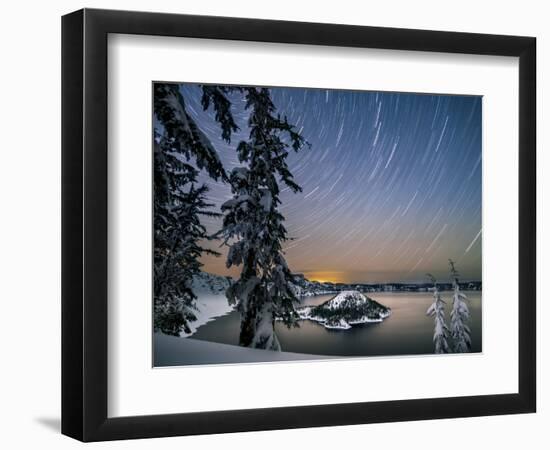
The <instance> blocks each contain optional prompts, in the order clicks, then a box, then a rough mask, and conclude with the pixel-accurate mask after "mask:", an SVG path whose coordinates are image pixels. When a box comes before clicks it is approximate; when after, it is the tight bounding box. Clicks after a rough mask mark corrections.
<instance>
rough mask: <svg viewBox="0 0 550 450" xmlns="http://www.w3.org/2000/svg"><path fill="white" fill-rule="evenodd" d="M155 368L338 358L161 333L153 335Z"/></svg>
mask: <svg viewBox="0 0 550 450" xmlns="http://www.w3.org/2000/svg"><path fill="white" fill-rule="evenodd" d="M153 355H154V366H155V367H166V366H187V365H197V364H230V363H233V364H236V363H258V362H273V361H304V360H319V359H329V358H337V357H335V356H334V357H333V356H325V355H323V356H320V355H308V354H304V353H291V352H275V351H271V350H259V349H255V348H245V347H238V346H236V345H227V344H218V343H215V342H207V341H200V340H198V339H182V338H179V337H174V336H167V335H165V334H162V333H155V335H154V353H153Z"/></svg>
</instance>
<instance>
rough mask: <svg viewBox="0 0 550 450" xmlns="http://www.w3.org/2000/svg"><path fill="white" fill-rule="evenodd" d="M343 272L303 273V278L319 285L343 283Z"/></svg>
mask: <svg viewBox="0 0 550 450" xmlns="http://www.w3.org/2000/svg"><path fill="white" fill-rule="evenodd" d="M343 275H345V274H344V272H328V271H327V272H305V273H304V276H305V277H306V278H307V279H308V280H309V281H317V282H319V283H328V282H330V283H345V282H346V281H345V279H344V277H343Z"/></svg>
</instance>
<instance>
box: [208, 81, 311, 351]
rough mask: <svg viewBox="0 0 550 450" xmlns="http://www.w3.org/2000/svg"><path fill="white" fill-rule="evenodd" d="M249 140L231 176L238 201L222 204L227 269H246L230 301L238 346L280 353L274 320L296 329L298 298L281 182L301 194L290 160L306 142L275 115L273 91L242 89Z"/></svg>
mask: <svg viewBox="0 0 550 450" xmlns="http://www.w3.org/2000/svg"><path fill="white" fill-rule="evenodd" d="M242 92H243V94H244V96H245V100H246V106H245V108H246V109H247V110H250V116H249V119H248V125H249V127H250V137H249V140H248V141H241V142H240V143H239V145H238V147H237V153H238V157H239V161H240V162H241V163H242V164H243V166H242V167H238V168H235V169H233V171H232V172H231V175H230V177H229V182H230V185H231V191H232V193H233V198H232V199H231V200H229V201H227V202H225V203H224V204H223V205H222V211H223V212H224V214H225V215H224V221H223V228H222V230H221V231H220V233H219V235H221V236H222V237H223V239H224V242H225V244H226V245H228V246H229V253H228V256H227V267H231V266H241V265H242V269H241V275H240V278H239V280H238V281H236V282H235V283H234V284H233V285H232V286H231V287H230V288H229V289H228V291H227V298H228V299H229V301H230V302H231V303H233V304H236V305H237V308H238V310H239V312H240V315H241V329H240V337H239V344H240V345H241V346H244V347H254V348H262V349H270V350H280V345H279V341H278V339H277V336H276V334H275V331H274V321H275V318H277V319H279V320H282V321H283V322H284V323H285V324H286V325H287V326H291V325H295V324H296V320H297V319H298V315H297V313H296V311H295V309H294V303H295V302H297V299H296V297H295V295H294V293H293V291H292V289H291V284H290V283H291V282H292V281H293V280H294V278H293V276H292V274H291V272H290V270H289V268H288V266H287V264H286V261H285V258H284V255H283V251H282V243H283V242H284V241H285V240H286V239H287V231H286V229H285V227H284V225H283V222H284V220H285V218H284V217H283V215H282V214H281V213H280V211H279V209H278V206H279V204H280V203H281V201H280V198H279V195H280V189H279V180H280V181H281V182H282V183H284V184H285V185H286V186H287V187H288V188H289V189H291V190H292V191H293V192H295V193H296V192H298V191H301V188H300V186H298V184H296V182H295V181H294V179H293V175H292V174H291V172H290V170H289V168H288V166H287V163H286V158H287V156H288V151H289V149H290V148H292V149H293V150H294V151H298V150H300V149H301V148H302V147H303V146H304V144H306V141H305V140H304V138H303V137H302V136H301V134H300V133H299V132H297V131H295V130H294V126H293V125H291V124H289V123H288V121H287V119H286V117H285V118H281V117H280V116H279V115H277V116H276V115H275V114H276V108H275V106H274V104H273V102H272V100H271V94H270V92H269V89H266V88H254V87H251V88H243V90H242Z"/></svg>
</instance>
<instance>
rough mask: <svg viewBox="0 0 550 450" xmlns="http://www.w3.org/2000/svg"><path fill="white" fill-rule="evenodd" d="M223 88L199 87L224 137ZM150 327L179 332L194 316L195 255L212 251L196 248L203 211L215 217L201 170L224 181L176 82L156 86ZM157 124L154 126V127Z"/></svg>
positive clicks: (227, 120) (228, 120)
mask: <svg viewBox="0 0 550 450" xmlns="http://www.w3.org/2000/svg"><path fill="white" fill-rule="evenodd" d="M226 92H227V91H226V90H225V88H223V87H216V86H208V87H204V88H203V98H202V103H203V106H204V108H205V109H206V108H208V106H209V104H210V103H212V104H213V106H214V110H215V112H216V120H217V121H218V122H219V124H220V126H221V128H222V138H223V139H225V140H226V141H229V139H230V137H231V132H232V131H235V130H236V129H237V126H236V124H235V122H234V121H233V117H232V115H231V111H230V106H231V104H230V102H229V100H227V98H226V97H225V93H226ZM154 112H155V118H156V121H157V123H156V125H155V138H154V213H153V215H154V250H153V253H154V287H153V296H154V326H155V330H156V331H162V332H163V333H165V334H171V335H179V334H180V333H181V332H182V331H184V332H187V333H188V332H189V331H190V329H189V322H191V321H193V320H195V319H196V316H195V314H194V311H196V306H195V300H196V296H195V294H194V293H193V291H192V288H191V284H192V281H193V276H194V275H195V274H197V273H198V272H199V268H200V266H201V264H200V263H199V257H200V255H201V254H203V253H204V252H210V253H212V252H211V251H210V250H206V249H204V248H202V247H201V246H200V242H201V241H202V240H205V239H208V238H209V236H208V235H207V233H206V230H205V229H204V227H203V226H202V225H201V222H200V216H201V215H215V214H214V213H213V212H211V211H209V210H208V208H209V207H211V206H212V205H210V204H208V203H207V202H206V199H205V194H206V192H207V190H208V189H207V187H206V186H204V185H201V186H198V187H197V177H198V175H199V169H204V170H206V172H207V173H208V174H209V175H210V176H211V177H212V178H214V179H219V178H222V179H227V176H226V174H225V171H224V169H223V166H222V164H221V162H220V159H219V158H218V154H217V152H216V150H215V149H214V147H213V146H212V144H211V143H210V141H209V140H208V139H207V138H206V136H205V135H204V134H203V133H202V131H201V130H200V129H199V127H198V126H197V124H196V123H195V121H194V120H193V119H192V118H191V116H189V114H188V113H187V111H186V107H185V101H184V99H183V97H182V95H181V93H180V91H179V88H178V86H177V85H174V84H163V83H157V84H155V85H154ZM157 125H158V126H157ZM190 162H194V163H195V166H193V165H191V164H190Z"/></svg>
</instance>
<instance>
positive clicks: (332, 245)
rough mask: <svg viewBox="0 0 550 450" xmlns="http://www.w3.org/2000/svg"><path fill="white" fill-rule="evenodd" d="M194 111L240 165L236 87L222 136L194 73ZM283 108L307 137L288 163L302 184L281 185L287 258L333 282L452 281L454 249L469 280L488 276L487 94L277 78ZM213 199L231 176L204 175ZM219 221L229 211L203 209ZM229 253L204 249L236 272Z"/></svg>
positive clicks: (189, 94)
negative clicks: (294, 187) (484, 205)
mask: <svg viewBox="0 0 550 450" xmlns="http://www.w3.org/2000/svg"><path fill="white" fill-rule="evenodd" d="M180 89H181V92H182V94H183V97H184V99H185V101H186V105H187V110H188V112H189V113H190V114H191V115H192V116H193V117H194V118H195V120H196V121H197V123H198V124H199V126H200V127H201V129H202V130H203V131H204V132H205V134H206V135H207V136H208V138H209V139H210V140H211V141H212V143H213V144H214V146H215V147H216V148H217V149H218V152H219V155H220V158H221V160H222V162H223V163H224V165H225V167H226V168H227V170H231V169H232V168H234V167H237V166H239V162H238V160H237V156H236V152H235V146H236V145H237V144H238V142H239V141H240V140H241V139H246V138H247V137H248V136H247V134H248V129H247V125H246V121H247V118H248V112H247V111H245V110H244V102H243V100H242V97H241V96H240V95H239V94H231V95H230V99H231V100H232V102H233V105H234V108H233V114H234V117H235V119H236V121H237V123H238V125H239V127H240V131H238V132H237V133H235V134H234V135H233V137H232V141H231V143H230V144H227V143H225V142H223V141H222V140H221V137H220V130H219V127H218V125H217V124H216V123H215V121H214V118H213V113H212V111H206V112H204V111H203V110H202V107H201V104H200V95H201V90H200V87H199V86H198V85H194V84H182V85H181V86H180ZM271 95H272V98H273V101H274V103H275V105H276V107H277V109H278V112H279V113H281V115H282V116H284V115H286V116H287V117H288V120H289V122H290V123H293V124H294V125H296V127H297V129H298V130H300V131H301V132H302V134H303V135H304V137H305V138H306V139H307V140H308V141H309V142H310V143H311V148H304V149H303V150H301V151H300V152H298V153H294V152H291V153H290V154H289V157H288V165H289V168H290V170H291V171H292V173H293V174H294V177H295V180H296V181H297V183H298V184H299V185H301V186H302V189H303V192H301V193H298V194H294V193H292V192H291V191H290V190H288V189H283V190H282V194H281V200H282V204H281V206H280V209H281V212H282V214H283V215H284V216H285V217H286V222H285V225H286V227H287V230H288V234H289V236H290V237H291V238H292V239H291V240H289V241H287V242H286V243H285V256H286V259H287V262H288V264H289V267H290V268H291V270H292V271H294V272H297V273H304V274H305V275H306V276H307V277H308V278H310V279H315V280H319V281H333V282H347V283H354V282H363V283H369V282H414V281H426V277H425V274H426V272H430V273H432V274H434V275H435V276H436V277H437V278H438V279H440V281H447V280H448V278H449V276H448V259H449V258H452V259H453V260H455V261H456V263H457V267H458V269H459V271H460V273H461V276H462V279H464V280H481V241H482V226H481V191H482V187H481V173H482V172H481V171H482V162H481V145H482V144H481V142H482V141H481V139H482V136H481V113H482V111H481V97H477V96H456V95H452V96H451V95H432V94H409V93H392V92H367V91H344V90H323V89H304V88H271ZM201 181H203V182H205V183H206V184H207V185H208V186H209V188H210V192H209V194H208V195H209V198H210V199H211V201H212V203H214V204H215V207H216V208H218V207H219V205H221V203H223V202H224V201H225V200H227V199H229V198H230V197H231V193H230V190H229V187H228V186H227V185H225V184H223V183H219V182H215V181H213V180H211V179H209V178H208V177H206V176H203V177H202V178H201ZM204 223H205V226H206V227H207V229H208V231H209V232H211V233H214V232H215V231H217V230H218V229H219V228H220V226H221V219H211V218H208V219H205V221H204ZM219 245H220V244H219V242H209V243H208V246H210V247H211V248H215V249H216V250H218V251H221V252H222V256H221V257H213V256H206V257H203V260H202V262H203V263H204V267H203V270H205V271H208V272H212V273H217V274H222V275H232V276H236V275H238V269H237V270H235V269H234V268H233V269H231V270H227V269H226V268H225V253H226V249H225V248H223V247H222V248H220V247H219Z"/></svg>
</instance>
